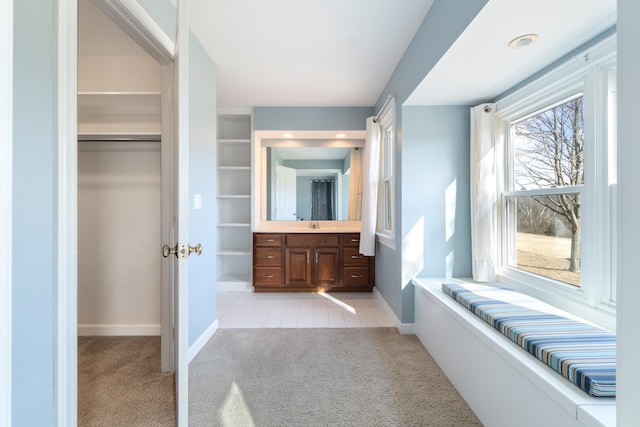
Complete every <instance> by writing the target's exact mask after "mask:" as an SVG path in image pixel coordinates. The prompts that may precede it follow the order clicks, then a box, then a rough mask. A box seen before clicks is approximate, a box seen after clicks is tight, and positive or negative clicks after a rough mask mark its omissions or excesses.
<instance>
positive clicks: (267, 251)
mask: <svg viewBox="0 0 640 427" xmlns="http://www.w3.org/2000/svg"><path fill="white" fill-rule="evenodd" d="M255 263H256V265H257V266H261V267H264V266H267V267H276V266H281V265H282V249H280V248H256V259H255Z"/></svg>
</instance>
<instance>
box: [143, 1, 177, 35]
mask: <svg viewBox="0 0 640 427" xmlns="http://www.w3.org/2000/svg"><path fill="white" fill-rule="evenodd" d="M137 1H138V3H139V4H140V6H142V8H143V9H144V10H146V11H147V13H148V14H149V15H150V16H151V17H152V18H153V20H154V21H155V22H156V23H157V24H158V25H159V26H160V28H162V31H164V32H165V33H166V34H167V35H168V36H169V38H171V40H173V41H174V42H175V41H176V34H177V23H178V19H177V14H176V8H175V6H174V5H173V4H171V1H169V0H137Z"/></svg>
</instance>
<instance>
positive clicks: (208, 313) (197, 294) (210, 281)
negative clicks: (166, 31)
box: [189, 34, 217, 346]
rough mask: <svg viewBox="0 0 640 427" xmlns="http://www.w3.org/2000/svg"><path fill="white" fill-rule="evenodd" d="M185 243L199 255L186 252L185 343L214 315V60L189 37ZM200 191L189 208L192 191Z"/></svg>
mask: <svg viewBox="0 0 640 427" xmlns="http://www.w3.org/2000/svg"><path fill="white" fill-rule="evenodd" d="M189 139H190V144H189V205H190V206H189V243H190V244H191V245H195V244H196V243H201V244H202V247H203V251H202V255H200V256H194V255H192V256H190V257H189V346H191V345H193V343H194V342H195V341H196V340H197V339H198V338H199V337H200V336H201V335H202V334H203V333H204V332H205V331H206V329H207V328H208V327H209V326H211V324H213V322H215V320H216V256H215V252H216V222H217V213H216V211H217V209H216V206H217V205H216V203H217V202H216V184H217V181H216V167H215V165H216V145H215V141H216V65H215V64H214V63H213V61H212V60H211V58H210V57H209V56H208V55H207V53H206V52H205V50H204V48H203V47H202V45H201V44H200V42H199V41H198V40H197V38H196V37H195V36H194V35H193V34H191V35H190V38H189ZM194 194H200V195H201V196H202V209H194V207H193V196H194Z"/></svg>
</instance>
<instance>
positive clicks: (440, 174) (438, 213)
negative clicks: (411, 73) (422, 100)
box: [402, 106, 471, 277]
mask: <svg viewBox="0 0 640 427" xmlns="http://www.w3.org/2000/svg"><path fill="white" fill-rule="evenodd" d="M402 116H403V119H404V126H403V128H402V131H403V143H402V182H403V186H402V200H403V205H402V237H403V239H407V240H405V241H408V240H409V239H411V243H412V244H411V247H412V250H411V251H407V253H405V254H403V259H404V263H403V268H404V269H407V270H410V271H408V272H404V273H403V274H405V275H407V274H408V275H409V276H416V275H420V276H423V277H470V276H471V215H470V202H469V197H470V196H469V132H470V129H469V107H466V106H461V107H403V109H402ZM420 230H423V232H422V233H420ZM414 243H415V244H414ZM420 247H421V248H422V252H423V253H422V257H421V261H422V268H421V269H420V268H419V267H418V266H417V265H416V263H415V256H416V255H418V253H419V252H420V251H419V250H418V248H420Z"/></svg>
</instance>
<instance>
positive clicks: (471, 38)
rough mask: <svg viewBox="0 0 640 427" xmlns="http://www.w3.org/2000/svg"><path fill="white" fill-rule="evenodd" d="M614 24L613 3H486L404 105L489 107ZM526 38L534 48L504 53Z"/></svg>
mask: <svg viewBox="0 0 640 427" xmlns="http://www.w3.org/2000/svg"><path fill="white" fill-rule="evenodd" d="M615 22H616V0H536V1H525V0H490V1H489V2H488V3H487V5H486V6H485V7H484V8H483V9H482V10H481V11H480V13H479V14H478V15H477V16H476V18H475V19H474V20H473V22H471V24H470V25H469V26H468V27H467V29H466V30H465V31H464V33H463V34H462V35H461V36H460V37H459V38H458V40H456V42H455V43H454V45H453V46H452V47H451V48H450V49H449V50H448V51H447V53H446V54H445V55H444V57H443V58H442V59H441V60H440V62H438V64H436V66H435V67H434V69H433V70H432V71H431V72H430V73H429V74H428V75H427V76H426V78H425V79H424V80H423V81H422V83H421V84H420V85H419V86H418V88H417V89H416V90H415V91H414V92H413V94H412V95H411V96H410V97H409V99H407V101H406V102H405V105H473V104H477V103H479V102H482V101H489V100H491V99H492V98H494V97H496V96H498V95H500V94H501V93H503V92H505V91H506V90H508V89H510V88H511V87H513V86H514V85H516V84H517V83H519V82H521V81H522V80H524V79H525V78H527V77H529V76H531V75H532V74H534V73H535V72H537V71H539V70H540V69H542V68H544V67H545V66H547V65H550V64H552V63H553V62H554V61H556V60H558V59H560V58H561V57H563V56H564V55H566V54H568V53H570V52H571V51H572V50H574V49H576V48H577V47H579V46H580V45H582V44H584V43H585V42H587V41H589V40H590V39H592V38H593V37H595V36H597V35H598V34H600V33H602V32H603V31H605V30H607V29H608V28H610V27H612V26H613V25H614V24H615ZM530 33H535V34H538V35H539V36H540V39H539V41H538V43H536V44H535V45H532V46H529V47H527V48H524V49H510V48H508V47H507V44H508V43H509V41H511V40H512V39H514V38H515V37H518V36H520V35H523V34H530Z"/></svg>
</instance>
